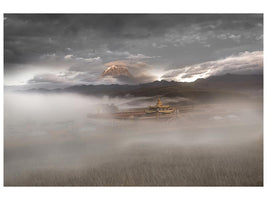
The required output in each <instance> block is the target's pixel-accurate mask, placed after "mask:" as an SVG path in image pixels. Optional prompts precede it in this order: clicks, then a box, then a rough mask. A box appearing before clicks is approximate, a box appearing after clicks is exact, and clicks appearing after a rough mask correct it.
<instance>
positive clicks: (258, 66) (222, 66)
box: [162, 51, 263, 82]
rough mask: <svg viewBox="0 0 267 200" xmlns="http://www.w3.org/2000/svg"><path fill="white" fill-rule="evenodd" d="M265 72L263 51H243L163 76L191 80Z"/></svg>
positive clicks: (169, 72) (178, 79)
mask: <svg viewBox="0 0 267 200" xmlns="http://www.w3.org/2000/svg"><path fill="white" fill-rule="evenodd" d="M226 73H233V74H253V73H263V52H262V51H254V52H242V53H239V54H238V55H232V56H229V57H226V58H224V59H220V60H216V61H208V62H204V63H199V64H195V65H190V66H184V67H182V68H179V69H175V70H170V71H168V72H166V73H165V74H164V75H163V76H162V78H163V79H169V80H175V81H185V82H191V81H195V80H196V79H198V78H206V77H209V76H212V75H222V74H226Z"/></svg>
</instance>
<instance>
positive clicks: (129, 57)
mask: <svg viewBox="0 0 267 200" xmlns="http://www.w3.org/2000/svg"><path fill="white" fill-rule="evenodd" d="M147 58H152V57H151V56H146V55H143V54H140V53H139V54H131V55H129V56H128V57H127V59H137V60H138V59H147Z"/></svg>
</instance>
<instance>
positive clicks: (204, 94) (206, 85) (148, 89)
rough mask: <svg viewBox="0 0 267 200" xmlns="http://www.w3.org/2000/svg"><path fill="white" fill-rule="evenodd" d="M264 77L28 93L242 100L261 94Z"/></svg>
mask: <svg viewBox="0 0 267 200" xmlns="http://www.w3.org/2000/svg"><path fill="white" fill-rule="evenodd" d="M262 89H263V75H262V74H261V75H235V74H225V75H222V76H212V77H209V78H206V79H198V80H196V81H195V82H175V81H166V80H162V81H154V82H151V83H144V84H139V85H117V84H112V85H75V86H71V87H67V88H64V89H52V90H48V89H32V90H28V92H40V93H60V92H70V93H78V94H84V95H95V96H103V95H107V96H129V95H130V96H136V97H141V96H146V97H148V96H156V95H161V96H165V97H174V96H181V97H187V98H192V99H194V98H195V99H199V98H214V97H217V96H222V95H225V96H227V95H228V96H229V95H230V96H240V95H241V96H242V94H241V92H242V91H247V90H262Z"/></svg>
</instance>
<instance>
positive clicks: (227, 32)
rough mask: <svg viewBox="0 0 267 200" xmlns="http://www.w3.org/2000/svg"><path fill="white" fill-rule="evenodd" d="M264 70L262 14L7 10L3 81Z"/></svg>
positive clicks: (142, 79)
mask: <svg viewBox="0 0 267 200" xmlns="http://www.w3.org/2000/svg"><path fill="white" fill-rule="evenodd" d="M110 63H112V64H114V65H123V66H125V67H127V69H128V70H129V72H130V73H131V74H132V75H133V76H134V78H135V80H136V82H135V83H136V84H137V83H146V82H151V81H155V80H163V79H164V80H174V81H182V82H191V81H195V80H196V79H198V78H207V77H209V76H213V75H223V74H225V73H234V74H259V73H263V15H262V14H138V15H135V14H126V15H125V14H124V15H123V14H112V15H111V14H109V15H104V14H17V15H16V14H5V15H4V84H5V86H24V87H31V88H60V87H68V86H71V85H77V84H127V83H128V82H127V80H123V81H121V80H120V79H117V78H114V77H105V78H103V77H101V74H102V72H103V71H104V70H105V69H107V68H108V67H109V66H110Z"/></svg>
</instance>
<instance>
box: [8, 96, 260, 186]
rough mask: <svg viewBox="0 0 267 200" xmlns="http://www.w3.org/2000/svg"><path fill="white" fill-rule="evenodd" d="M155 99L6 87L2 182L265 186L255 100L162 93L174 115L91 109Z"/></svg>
mask: <svg viewBox="0 0 267 200" xmlns="http://www.w3.org/2000/svg"><path fill="white" fill-rule="evenodd" d="M156 99H157V98H156V97H139V98H132V97H126V98H109V97H101V98H100V97H94V96H82V95H75V94H27V93H25V94H24V93H5V97H4V175H5V176H4V178H5V179H4V183H5V185H7V186H12V185H87V186H91V185H102V186H103V185H262V184H263V177H262V174H263V167H262V165H263V162H262V160H263V158H262V154H263V152H262V145H263V144H262V134H263V124H262V102H261V101H246V100H240V101H235V102H234V101H232V102H229V101H227V102H224V100H223V99H221V100H220V101H217V102H212V103H209V104H198V103H197V102H194V104H187V105H183V106H182V105H181V104H179V102H181V101H185V99H184V98H178V97H177V98H162V102H163V103H164V104H167V103H169V104H172V105H174V106H176V108H178V110H179V112H178V115H177V117H175V118H171V119H168V120H165V119H164V120H163V119H159V120H156V119H154V120H138V119H134V120H130V119H125V120H118V119H115V118H112V115H110V117H108V118H102V117H101V116H100V117H99V116H98V115H97V114H98V113H103V112H110V111H109V110H108V109H107V106H110V105H113V106H115V107H116V109H118V111H123V110H129V109H132V108H143V107H147V106H149V105H154V104H155V103H156ZM188 102H190V100H188ZM88 116H90V117H88ZM92 116H94V117H92Z"/></svg>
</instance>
